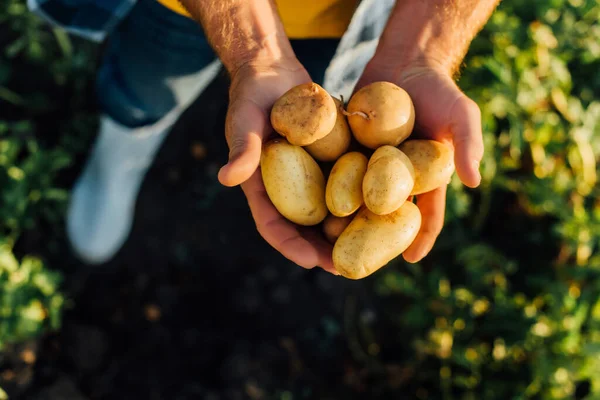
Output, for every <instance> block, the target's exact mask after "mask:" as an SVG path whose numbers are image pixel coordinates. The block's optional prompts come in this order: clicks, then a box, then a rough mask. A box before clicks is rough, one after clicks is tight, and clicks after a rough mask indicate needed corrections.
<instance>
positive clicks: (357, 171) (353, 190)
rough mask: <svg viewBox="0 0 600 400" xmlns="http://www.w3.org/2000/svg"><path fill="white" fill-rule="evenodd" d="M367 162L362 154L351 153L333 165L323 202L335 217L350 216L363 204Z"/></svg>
mask: <svg viewBox="0 0 600 400" xmlns="http://www.w3.org/2000/svg"><path fill="white" fill-rule="evenodd" d="M367 162H368V160H367V157H366V156H365V155H364V154H362V153H359V152H357V151H353V152H350V153H346V154H344V155H343V156H341V157H340V158H339V159H338V160H337V161H336V162H335V164H334V165H333V168H332V169H331V173H330V174H329V179H327V187H326V190H325V201H326V203H327V208H328V209H329V211H330V212H331V213H332V214H333V215H335V216H336V217H345V216H347V215H350V214H352V213H354V212H355V211H356V210H358V208H359V207H360V206H361V205H362V204H363V192H362V182H363V177H364V176H365V172H366V171H367Z"/></svg>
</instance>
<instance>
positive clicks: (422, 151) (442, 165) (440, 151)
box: [400, 139, 454, 195]
mask: <svg viewBox="0 0 600 400" xmlns="http://www.w3.org/2000/svg"><path fill="white" fill-rule="evenodd" d="M400 150H402V151H403V152H404V154H406V155H407V156H408V158H409V159H410V162H411V163H412V165H413V167H414V169H415V185H414V187H413V189H412V192H411V194H412V195H417V194H421V193H426V192H430V191H432V190H434V189H437V188H439V187H440V186H443V185H447V184H448V183H449V181H450V178H452V174H453V173H454V150H453V149H452V147H450V146H449V145H446V144H443V143H440V142H438V141H435V140H425V139H411V140H407V141H406V142H404V143H402V145H400Z"/></svg>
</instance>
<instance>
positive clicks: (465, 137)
mask: <svg viewBox="0 0 600 400" xmlns="http://www.w3.org/2000/svg"><path fill="white" fill-rule="evenodd" d="M376 81H388V82H393V83H395V84H397V85H398V86H400V87H401V88H403V89H404V90H406V91H407V92H408V94H409V95H410V96H411V98H412V101H413V103H414V106H415V128H414V133H413V134H412V135H411V136H412V137H414V136H417V137H420V138H424V139H433V140H438V141H441V142H446V143H448V144H449V145H451V146H453V147H454V151H455V158H454V163H455V166H456V172H457V174H458V176H459V178H460V180H461V181H462V182H463V184H465V185H466V186H468V187H471V188H474V187H477V186H479V183H480V181H481V176H480V174H479V163H480V161H481V159H482V157H483V138H482V129H481V112H480V110H479V107H478V106H477V104H476V103H475V102H474V101H473V100H471V99H470V98H469V97H467V96H466V95H465V94H464V93H463V92H462V91H461V90H460V89H459V88H458V86H457V85H456V83H455V82H454V80H453V79H452V77H451V75H450V74H449V73H445V72H442V71H441V70H436V69H434V68H432V67H418V68H417V67H414V68H411V67H408V68H406V69H404V71H403V73H402V74H401V78H398V77H397V74H393V73H391V71H390V69H387V68H378V67H377V65H376V64H374V63H371V64H369V65H367V67H366V68H365V71H364V73H363V75H362V77H361V79H360V80H359V82H358V83H357V85H356V89H355V90H358V89H359V88H360V87H363V86H365V85H367V84H369V83H372V82H376ZM417 206H418V207H419V209H420V210H421V215H422V223H421V228H420V230H419V233H418V235H417V237H416V239H415V240H414V242H413V243H412V244H411V245H410V247H409V248H408V249H406V251H405V252H404V253H403V257H404V259H405V260H406V261H408V262H412V263H414V262H418V261H420V260H421V259H422V258H423V257H425V256H426V255H427V254H428V253H429V252H430V251H431V249H432V248H433V245H434V243H435V241H436V239H437V237H438V235H439V234H440V233H441V231H442V227H443V225H444V214H445V209H446V186H443V187H440V188H438V189H436V190H433V191H431V192H428V193H423V194H421V195H418V196H417Z"/></svg>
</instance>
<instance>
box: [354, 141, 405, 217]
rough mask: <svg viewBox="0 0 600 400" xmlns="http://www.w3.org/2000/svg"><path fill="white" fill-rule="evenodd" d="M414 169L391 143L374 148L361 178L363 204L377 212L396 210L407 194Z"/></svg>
mask: <svg viewBox="0 0 600 400" xmlns="http://www.w3.org/2000/svg"><path fill="white" fill-rule="evenodd" d="M414 183H415V171H414V169H413V166H412V164H411V162H410V160H409V159H408V157H407V156H406V154H404V153H403V152H401V151H400V150H398V149H397V148H396V147H393V146H387V145H386V146H382V147H380V148H379V149H377V150H375V152H374V153H373V155H372V156H371V159H370V160H369V164H368V167H367V173H366V174H365V177H364V179H363V183H362V190H363V197H364V201H365V205H366V206H367V208H368V209H369V210H370V211H371V212H373V213H374V214H378V215H385V214H389V213H391V212H394V211H395V210H397V209H398V208H399V207H400V206H401V205H402V204H403V203H404V202H405V201H406V199H408V196H410V192H411V191H412V188H413V185H414Z"/></svg>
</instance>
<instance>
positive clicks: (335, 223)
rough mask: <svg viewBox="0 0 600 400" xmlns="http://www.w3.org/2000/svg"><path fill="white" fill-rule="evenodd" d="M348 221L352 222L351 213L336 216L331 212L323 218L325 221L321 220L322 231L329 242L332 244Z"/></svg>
mask: <svg viewBox="0 0 600 400" xmlns="http://www.w3.org/2000/svg"><path fill="white" fill-rule="evenodd" d="M350 222H352V215H348V216H347V217H336V216H335V215H333V214H329V215H328V216H327V218H325V221H323V233H325V237H326V238H327V240H328V241H329V243H331V244H334V243H335V241H336V240H337V238H338V237H340V235H341V234H342V232H343V231H344V229H346V227H347V226H348V224H350Z"/></svg>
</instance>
